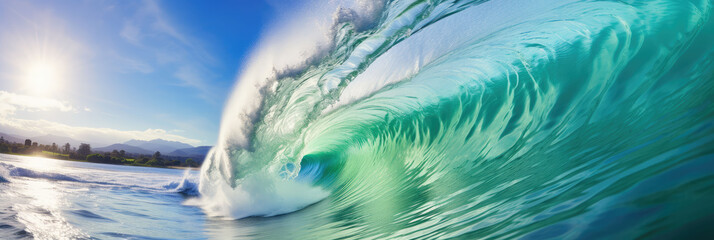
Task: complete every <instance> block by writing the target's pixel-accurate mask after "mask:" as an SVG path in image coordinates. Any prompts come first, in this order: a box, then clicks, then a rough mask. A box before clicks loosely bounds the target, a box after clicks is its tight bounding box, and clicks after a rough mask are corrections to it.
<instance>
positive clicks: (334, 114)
mask: <svg viewBox="0 0 714 240" xmlns="http://www.w3.org/2000/svg"><path fill="white" fill-rule="evenodd" d="M712 3H713V2H712V1H711V0H653V1H634V0H619V1H614V0H613V1H594V0H591V1H575V0H570V1H563V0H557V1H556V0H539V1H517V0H491V1H486V0H474V1H438V0H436V1H420V0H395V1H371V2H370V1H357V2H354V3H352V2H336V3H330V4H328V7H324V6H323V5H320V6H323V7H322V8H320V9H325V8H327V9H326V10H320V11H322V12H320V13H319V14H316V13H315V12H314V11H309V10H305V11H304V12H305V14H295V15H294V16H290V17H291V18H292V19H289V20H290V21H285V22H287V23H286V24H282V25H278V26H277V27H275V28H274V29H273V31H272V32H269V33H268V34H266V35H265V37H264V39H263V41H262V42H261V44H259V46H258V47H257V48H256V50H255V51H254V54H253V56H252V58H250V59H249V60H248V62H247V63H246V64H245V66H244V67H243V69H242V70H241V74H240V77H239V78H238V83H237V87H236V89H235V91H234V94H233V96H232V98H231V99H230V100H229V102H228V104H227V107H226V110H225V112H224V118H223V122H222V126H221V133H220V137H219V142H218V144H217V146H216V147H214V148H213V149H212V150H211V152H210V153H209V156H208V157H207V158H206V160H205V163H204V165H203V167H202V169H201V176H200V184H199V192H200V198H199V199H198V200H193V201H192V204H197V205H200V206H201V207H203V209H204V211H205V212H207V213H208V214H210V215H213V216H220V217H225V218H230V219H240V218H245V217H252V216H263V217H269V216H276V215H281V216H280V217H278V218H281V219H288V220H286V221H291V222H292V223H291V224H290V225H289V227H288V228H290V229H302V230H301V231H299V233H295V235H292V236H293V237H295V238H315V237H318V238H320V237H322V238H339V237H347V238H453V237H458V238H466V239H473V238H536V239H540V238H599V237H618V238H637V237H652V236H665V237H666V236H686V235H688V236H699V235H701V234H707V232H708V231H711V230H708V229H707V228H706V227H705V226H706V225H707V224H708V223H710V222H711V221H712V220H714V205H712V204H711V202H714V108H712V104H713V101H714V76H713V74H714V62H713V61H714V44H712V43H714V21H713V20H712V19H711V12H712ZM312 7H313V6H307V7H306V9H314V8H312ZM315 22H318V23H319V24H317V25H318V26H315ZM298 210H299V211H298ZM283 214H287V215H283ZM268 219H271V218H268ZM266 221H268V220H266ZM247 224H249V223H247ZM271 226H272V228H275V229H268V228H271V227H269V226H263V228H266V229H263V230H266V231H265V232H266V234H268V235H269V234H271V233H274V234H280V233H281V232H284V231H286V230H285V228H286V226H284V225H280V224H277V225H275V224H273V225H271ZM255 227H256V228H261V227H259V226H255ZM281 229H282V230H281ZM274 237H279V236H278V235H275V236H274Z"/></svg>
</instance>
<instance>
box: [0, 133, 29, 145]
mask: <svg viewBox="0 0 714 240" xmlns="http://www.w3.org/2000/svg"><path fill="white" fill-rule="evenodd" d="M0 136H2V137H3V139H5V141H8V142H16V143H24V142H25V139H26V138H24V137H20V136H17V135H12V134H7V133H0Z"/></svg>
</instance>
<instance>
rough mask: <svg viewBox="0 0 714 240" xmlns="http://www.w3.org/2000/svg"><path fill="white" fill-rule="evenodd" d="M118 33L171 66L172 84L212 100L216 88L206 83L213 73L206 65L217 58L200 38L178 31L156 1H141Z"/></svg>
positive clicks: (158, 60)
mask: <svg viewBox="0 0 714 240" xmlns="http://www.w3.org/2000/svg"><path fill="white" fill-rule="evenodd" d="M119 35H120V36H121V37H122V38H123V39H124V40H125V41H127V42H128V43H130V44H133V45H135V46H136V47H139V48H142V49H144V50H146V51H149V52H151V53H152V54H154V56H155V59H156V61H157V62H158V64H162V65H164V66H165V67H168V68H169V69H171V70H170V71H173V72H174V74H173V76H174V77H175V78H176V84H175V85H178V86H183V87H188V88H193V89H195V90H196V91H197V93H198V96H199V97H201V98H203V99H204V100H208V101H211V98H213V97H214V96H215V94H212V93H213V92H215V91H217V90H218V89H216V88H215V87H213V86H212V85H211V84H209V81H208V80H209V79H210V78H211V77H212V74H211V72H210V71H209V70H208V69H210V66H213V65H215V64H217V63H218V61H217V60H216V59H215V58H214V57H213V56H212V55H211V54H210V53H209V52H208V51H207V50H206V49H205V48H204V45H203V43H202V42H201V41H200V40H198V39H197V38H195V37H193V36H191V35H189V34H186V33H184V32H183V31H181V28H180V27H178V26H177V25H176V24H175V23H174V22H172V21H171V19H170V18H169V17H168V16H167V14H166V13H165V12H164V11H163V9H161V6H160V5H159V4H158V3H157V2H156V1H144V2H142V5H141V6H140V7H139V9H137V11H136V13H135V14H134V16H133V17H131V18H129V19H127V20H126V21H125V23H124V26H123V28H122V29H121V32H120V33H119ZM134 66H137V67H141V66H143V65H137V64H134ZM139 70H141V69H139Z"/></svg>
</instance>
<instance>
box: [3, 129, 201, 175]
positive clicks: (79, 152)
mask: <svg viewBox="0 0 714 240" xmlns="http://www.w3.org/2000/svg"><path fill="white" fill-rule="evenodd" d="M0 153H8V154H19V155H33V156H41V157H46V158H54V159H61V160H75V161H88V162H93V163H105V164H116V165H132V166H147V167H170V166H182V167H198V166H200V164H199V163H198V162H197V161H195V160H193V159H192V158H184V157H174V156H163V155H161V153H160V152H158V151H157V152H155V153H154V154H153V155H151V156H147V155H143V154H131V153H127V152H126V151H124V150H113V151H111V152H96V153H95V152H92V147H91V146H90V145H89V144H86V143H82V144H80V145H79V146H78V147H72V145H70V144H69V143H65V144H64V145H61V146H59V145H57V144H55V143H52V144H51V145H44V144H38V143H37V142H33V141H32V140H30V139H26V140H25V142H24V143H16V142H10V141H6V140H5V139H4V137H2V136H0Z"/></svg>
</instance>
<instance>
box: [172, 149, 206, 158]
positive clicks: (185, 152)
mask: <svg viewBox="0 0 714 240" xmlns="http://www.w3.org/2000/svg"><path fill="white" fill-rule="evenodd" d="M210 150H211V146H200V147H195V148H184V149H178V150H176V151H173V152H170V153H168V154H166V155H169V156H177V157H193V158H204V157H206V155H208V151H210Z"/></svg>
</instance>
